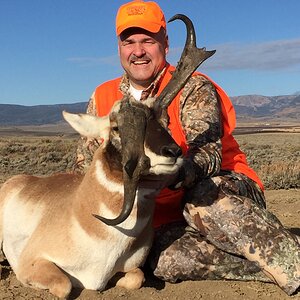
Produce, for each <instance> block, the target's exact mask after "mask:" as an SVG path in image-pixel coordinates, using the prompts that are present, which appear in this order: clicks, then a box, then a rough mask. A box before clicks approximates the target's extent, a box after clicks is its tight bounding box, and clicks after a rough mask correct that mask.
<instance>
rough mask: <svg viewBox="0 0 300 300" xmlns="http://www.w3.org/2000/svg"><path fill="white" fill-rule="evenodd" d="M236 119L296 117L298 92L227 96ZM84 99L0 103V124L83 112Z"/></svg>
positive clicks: (56, 118)
mask: <svg viewBox="0 0 300 300" xmlns="http://www.w3.org/2000/svg"><path fill="white" fill-rule="evenodd" d="M231 100H232V103H233V105H234V107H235V110H236V114H237V119H240V120H243V119H247V118H252V119H253V118H264V119H289V120H294V121H297V120H300V95H299V94H295V95H286V96H272V97H269V96H261V95H247V96H237V97H231ZM86 105H87V103H86V102H79V103H73V104H54V105H36V106H23V105H11V104H0V125H1V126H11V125H14V126H21V125H45V124H57V123H60V122H62V120H63V119H62V111H63V110H66V111H68V112H75V113H79V112H85V110H86Z"/></svg>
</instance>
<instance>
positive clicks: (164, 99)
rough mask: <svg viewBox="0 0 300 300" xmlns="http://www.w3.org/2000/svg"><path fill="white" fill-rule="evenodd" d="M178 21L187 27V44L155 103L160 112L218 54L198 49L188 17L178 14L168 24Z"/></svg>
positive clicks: (193, 29) (192, 26)
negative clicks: (208, 59) (196, 72)
mask: <svg viewBox="0 0 300 300" xmlns="http://www.w3.org/2000/svg"><path fill="white" fill-rule="evenodd" d="M177 19H179V20H182V21H183V22H184V23H185V25H186V28H187V37H186V42H185V46H184V49H183V52H182V54H181V57H180V60H179V62H178V64H177V67H176V70H175V71H174V73H173V75H172V78H171V80H170V82H169V83H168V85H167V86H166V87H165V88H164V90H163V91H162V92H161V94H160V95H159V96H158V99H157V101H156V103H155V108H156V109H157V110H158V111H159V110H160V109H165V108H167V107H168V106H169V104H170V103H171V102H172V100H173V99H174V98H175V97H176V95H177V94H178V92H179V91H180V90H181V89H182V88H183V87H184V85H185V84H186V82H187V81H188V79H189V78H190V77H191V75H192V74H193V73H194V72H195V70H196V69H197V68H198V67H199V66H200V65H201V64H202V63H203V62H204V61H205V60H206V59H207V58H209V57H210V56H212V55H213V54H214V53H215V52H216V50H211V51H206V48H205V47H203V48H197V46H196V34H195V28H194V25H193V23H192V21H191V20H190V19H189V18H188V17H187V16H185V15H182V14H177V15H175V16H173V17H172V18H171V19H170V20H169V21H168V22H173V21H175V20H177Z"/></svg>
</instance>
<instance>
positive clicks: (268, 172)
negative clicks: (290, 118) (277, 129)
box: [236, 133, 300, 189]
mask: <svg viewBox="0 0 300 300" xmlns="http://www.w3.org/2000/svg"><path fill="white" fill-rule="evenodd" d="M236 139H237V141H238V142H239V144H240V146H241V149H242V150H243V151H244V152H245V153H246V155H247V159H248V163H249V165H250V166H251V167H252V168H253V169H254V170H255V171H256V172H257V173H258V175H259V177H260V178H261V179H262V181H263V183H264V185H265V188H266V189H288V188H299V187H300V133H256V134H248V135H238V136H236Z"/></svg>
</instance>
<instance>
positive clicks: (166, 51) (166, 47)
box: [165, 35, 169, 55]
mask: <svg viewBox="0 0 300 300" xmlns="http://www.w3.org/2000/svg"><path fill="white" fill-rule="evenodd" d="M165 42H166V46H165V53H166V55H167V54H168V53H169V36H168V35H166V37H165Z"/></svg>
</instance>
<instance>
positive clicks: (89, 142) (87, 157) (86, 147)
mask: <svg viewBox="0 0 300 300" xmlns="http://www.w3.org/2000/svg"><path fill="white" fill-rule="evenodd" d="M86 113H87V114H90V115H93V116H96V115H97V110H96V103H95V97H94V93H93V94H92V96H91V97H90V99H89V101H88V104H87V109H86ZM100 143H101V141H100V140H97V139H92V138H87V137H83V136H81V137H80V138H79V140H78V145H77V150H76V161H75V164H74V167H73V171H74V172H75V173H82V174H83V173H85V172H86V170H87V168H88V167H89V166H90V164H91V162H92V159H93V156H94V153H95V151H96V150H97V149H98V147H99V146H100Z"/></svg>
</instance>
